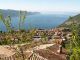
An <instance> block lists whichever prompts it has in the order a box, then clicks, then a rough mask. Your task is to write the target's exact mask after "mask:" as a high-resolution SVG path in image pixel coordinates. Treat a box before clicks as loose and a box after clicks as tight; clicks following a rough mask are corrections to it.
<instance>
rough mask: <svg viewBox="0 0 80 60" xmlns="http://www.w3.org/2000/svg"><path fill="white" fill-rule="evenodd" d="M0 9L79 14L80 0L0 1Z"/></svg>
mask: <svg viewBox="0 0 80 60" xmlns="http://www.w3.org/2000/svg"><path fill="white" fill-rule="evenodd" d="M0 9H15V10H27V11H40V12H47V11H48V12H51V11H62V12H65V11H67V12H79V11H80V0H0Z"/></svg>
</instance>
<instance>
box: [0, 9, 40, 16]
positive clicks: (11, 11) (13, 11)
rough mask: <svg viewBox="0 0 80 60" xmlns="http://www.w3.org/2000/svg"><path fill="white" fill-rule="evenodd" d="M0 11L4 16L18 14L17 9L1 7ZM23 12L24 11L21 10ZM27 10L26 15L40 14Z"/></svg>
mask: <svg viewBox="0 0 80 60" xmlns="http://www.w3.org/2000/svg"><path fill="white" fill-rule="evenodd" d="M0 12H2V13H3V15H4V17H6V16H8V15H10V16H11V17H16V16H18V15H19V12H20V11H19V10H3V9H0ZM23 12H24V11H23ZM26 12H27V15H34V14H40V13H39V12H28V11H26Z"/></svg>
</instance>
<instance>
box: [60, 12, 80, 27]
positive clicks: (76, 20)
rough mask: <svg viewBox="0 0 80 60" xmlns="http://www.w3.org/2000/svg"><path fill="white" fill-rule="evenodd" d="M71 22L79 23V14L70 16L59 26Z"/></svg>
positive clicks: (67, 25)
mask: <svg viewBox="0 0 80 60" xmlns="http://www.w3.org/2000/svg"><path fill="white" fill-rule="evenodd" d="M73 23H75V24H80V14H78V15H76V16H73V17H70V18H69V19H68V20H67V21H65V22H64V23H63V24H61V25H60V26H59V27H69V26H70V25H71V24H73Z"/></svg>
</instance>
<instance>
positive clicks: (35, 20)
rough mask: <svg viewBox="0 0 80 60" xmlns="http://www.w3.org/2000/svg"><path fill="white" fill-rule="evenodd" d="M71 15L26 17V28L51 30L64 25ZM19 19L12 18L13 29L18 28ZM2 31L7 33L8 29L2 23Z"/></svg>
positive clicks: (0, 23)
mask: <svg viewBox="0 0 80 60" xmlns="http://www.w3.org/2000/svg"><path fill="white" fill-rule="evenodd" d="M69 16H70V15H66V14H36V15H29V16H27V17H26V20H25V23H24V26H22V27H24V28H25V29H31V28H42V29H51V28H54V27H57V26H58V25H60V24H62V23H63V22H64V21H66V20H67V19H68V18H69ZM18 23H19V18H18V17H12V27H14V28H15V29H17V28H18ZM0 30H3V31H5V30H6V28H5V26H4V24H3V23H2V22H0Z"/></svg>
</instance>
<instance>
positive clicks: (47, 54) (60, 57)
mask: <svg viewBox="0 0 80 60" xmlns="http://www.w3.org/2000/svg"><path fill="white" fill-rule="evenodd" d="M58 49H59V45H53V46H51V47H48V48H47V49H40V50H36V51H34V52H35V53H37V54H39V55H40V56H42V57H44V58H46V59H48V60H66V54H65V53H66V52H65V51H66V50H65V49H63V53H62V54H59V53H58V52H57V50H58Z"/></svg>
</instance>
